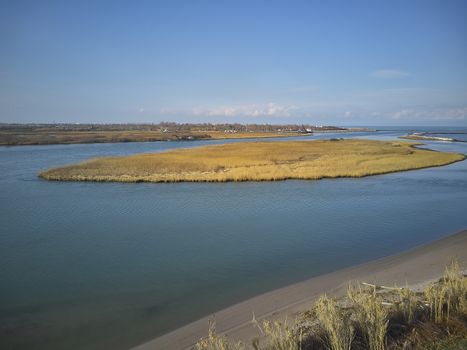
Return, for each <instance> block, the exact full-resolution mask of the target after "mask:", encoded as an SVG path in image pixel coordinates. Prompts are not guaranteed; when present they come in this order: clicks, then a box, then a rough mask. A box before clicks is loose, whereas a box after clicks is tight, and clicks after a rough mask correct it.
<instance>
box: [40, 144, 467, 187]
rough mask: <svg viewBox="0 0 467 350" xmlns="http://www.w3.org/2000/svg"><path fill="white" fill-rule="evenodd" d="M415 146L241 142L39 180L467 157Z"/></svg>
mask: <svg viewBox="0 0 467 350" xmlns="http://www.w3.org/2000/svg"><path fill="white" fill-rule="evenodd" d="M413 146H414V144H412V143H407V142H402V141H394V142H386V141H372V140H340V141H337V142H333V141H326V140H315V141H290V142H287V141H276V142H249V143H245V142H243V143H234V144H224V145H216V146H203V147H195V148H190V149H176V150H170V151H167V152H162V153H155V154H139V155H133V156H127V157H111V158H98V159H94V160H89V161H86V162H83V163H80V164H75V165H69V166H64V167H60V168H55V169H50V170H47V171H44V172H42V173H40V174H39V176H40V177H42V178H44V179H47V180H65V181H119V182H141V181H145V182H179V181H220V182H222V181H273V180H286V179H308V180H316V179H322V178H338V177H362V176H368V175H377V174H384V173H390V172H396V171H404V170H411V169H419V168H426V167H431V166H441V165H445V164H449V163H452V162H456V161H459V160H463V159H464V156H463V155H461V154H453V153H443V152H435V151H430V150H424V149H417V148H414V147H413Z"/></svg>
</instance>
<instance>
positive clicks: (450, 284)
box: [424, 262, 467, 323]
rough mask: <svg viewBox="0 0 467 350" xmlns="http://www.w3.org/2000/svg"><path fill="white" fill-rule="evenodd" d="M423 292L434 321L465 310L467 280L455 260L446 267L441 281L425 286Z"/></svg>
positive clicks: (440, 320) (447, 318) (445, 318)
mask: <svg viewBox="0 0 467 350" xmlns="http://www.w3.org/2000/svg"><path fill="white" fill-rule="evenodd" d="M424 294H425V298H426V301H427V304H428V306H429V312H430V318H431V320H432V321H434V322H437V323H439V322H443V321H446V320H449V316H450V313H452V312H463V313H465V312H466V311H467V308H466V304H467V281H466V280H465V278H464V276H463V274H462V272H461V271H460V267H459V264H458V263H457V262H453V263H452V264H451V265H450V266H449V267H446V270H445V273H444V276H443V278H442V279H441V281H440V282H439V283H437V284H434V285H431V286H429V287H427V288H426V289H425V291H424Z"/></svg>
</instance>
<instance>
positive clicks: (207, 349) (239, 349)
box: [195, 322, 245, 350]
mask: <svg viewBox="0 0 467 350" xmlns="http://www.w3.org/2000/svg"><path fill="white" fill-rule="evenodd" d="M195 349H196V350H245V347H244V346H243V344H242V343H241V342H237V343H231V342H230V341H229V339H228V338H227V337H226V336H222V335H219V334H217V332H216V324H215V322H209V331H208V336H207V337H206V338H203V339H201V340H199V341H198V342H197V343H196V345H195Z"/></svg>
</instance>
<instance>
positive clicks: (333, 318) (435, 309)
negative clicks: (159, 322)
mask: <svg viewBox="0 0 467 350" xmlns="http://www.w3.org/2000/svg"><path fill="white" fill-rule="evenodd" d="M362 285H363V287H362V286H360V287H355V286H353V287H352V286H349V290H348V293H347V297H344V298H342V299H339V300H337V299H333V298H330V297H328V296H326V295H324V296H321V297H320V298H319V299H318V300H317V301H316V303H315V305H314V307H313V308H311V309H310V310H307V311H305V312H303V313H301V314H300V315H299V316H297V317H296V318H295V319H294V321H293V322H292V324H291V322H287V320H286V321H285V322H282V321H280V320H276V321H268V320H265V321H263V322H262V323H261V322H259V321H257V320H256V319H253V325H254V326H256V327H258V328H259V330H260V335H261V337H260V338H256V339H255V340H254V341H253V343H252V347H253V348H254V349H255V350H393V349H394V350H395V349H400V350H408V349H411V350H427V349H428V350H441V349H444V350H446V349H451V350H457V349H466V345H467V280H466V279H465V277H464V275H463V273H462V271H461V270H460V267H459V265H458V263H457V262H453V263H452V264H451V265H450V266H449V267H448V268H446V272H445V274H444V276H443V278H441V279H440V280H439V281H438V282H437V283H434V284H430V285H428V286H427V287H426V288H425V289H424V290H412V289H410V288H408V287H406V288H398V287H384V286H377V285H370V284H367V283H362ZM433 290H436V291H437V294H436V302H434V301H433V297H432V293H433V292H432V291H433ZM195 349H196V350H246V349H250V347H249V346H246V344H242V343H239V342H236V343H233V342H231V341H230V339H228V338H227V337H226V336H225V335H222V334H218V333H216V331H215V329H214V328H213V327H212V325H211V327H210V331H209V335H208V337H206V338H203V339H201V340H200V341H199V342H198V343H197V344H196V345H195Z"/></svg>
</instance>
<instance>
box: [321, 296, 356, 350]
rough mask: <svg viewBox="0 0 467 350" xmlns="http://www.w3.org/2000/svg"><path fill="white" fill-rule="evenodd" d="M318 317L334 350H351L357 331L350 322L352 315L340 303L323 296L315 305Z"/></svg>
mask: <svg viewBox="0 0 467 350" xmlns="http://www.w3.org/2000/svg"><path fill="white" fill-rule="evenodd" d="M315 309H316V315H317V318H318V320H319V322H320V323H321V325H322V327H323V328H324V330H325V332H326V335H327V339H328V341H329V344H330V348H331V349H332V350H350V347H351V345H352V340H353V338H354V335H355V329H354V327H353V325H352V323H351V322H350V316H351V314H350V313H349V312H348V311H347V310H346V309H344V308H343V307H341V306H339V305H338V303H337V302H336V301H335V300H334V299H332V298H329V297H327V296H326V295H323V296H321V297H320V298H319V299H318V301H317V302H316V303H315Z"/></svg>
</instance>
